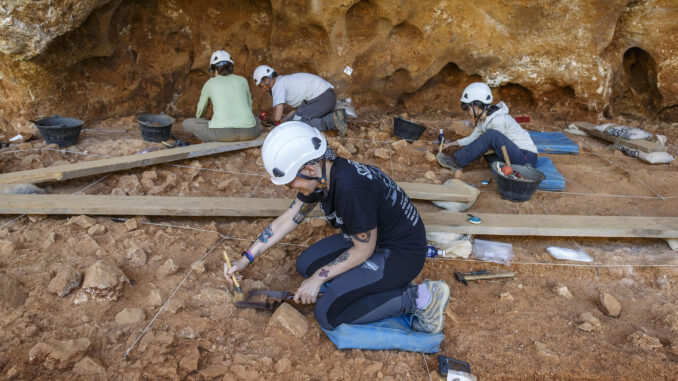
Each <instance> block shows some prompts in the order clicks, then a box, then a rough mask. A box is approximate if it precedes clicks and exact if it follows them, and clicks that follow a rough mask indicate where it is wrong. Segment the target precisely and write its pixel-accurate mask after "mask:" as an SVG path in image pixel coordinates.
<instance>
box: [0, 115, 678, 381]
mask: <svg viewBox="0 0 678 381" xmlns="http://www.w3.org/2000/svg"><path fill="white" fill-rule="evenodd" d="M531 117H532V122H531V123H527V124H524V126H525V127H526V128H527V129H532V130H541V131H560V130H562V129H564V128H565V126H566V121H564V120H560V119H553V118H551V117H549V116H548V115H539V114H537V115H531ZM408 118H410V119H412V120H414V121H422V122H423V123H424V124H425V125H427V127H429V128H428V130H427V131H426V132H425V133H424V135H423V136H422V137H421V138H420V140H418V141H416V142H414V143H412V144H408V143H402V142H401V143H393V140H394V138H393V137H392V135H391V131H392V124H391V123H392V121H391V120H392V119H391V118H390V116H389V117H385V116H383V115H361V118H360V119H358V120H352V121H350V130H349V133H348V135H347V136H348V138H346V139H339V138H337V137H336V136H335V135H333V134H330V146H332V147H334V148H335V149H336V150H337V151H338V152H339V154H340V155H344V156H350V157H351V158H352V159H354V160H357V161H361V162H365V163H370V164H375V165H377V166H379V167H380V168H381V169H382V170H384V172H386V173H387V174H389V175H391V176H392V177H393V178H394V179H395V180H397V181H415V182H424V183H443V182H445V181H446V180H448V179H450V178H453V177H454V173H453V172H452V171H449V170H447V169H444V168H441V167H440V166H439V165H438V164H437V162H436V161H435V156H434V155H432V154H435V152H436V149H437V147H436V143H435V139H436V137H437V134H438V129H439V128H445V129H446V136H447V138H448V139H451V138H458V137H461V136H462V135H461V134H463V132H464V127H463V122H460V118H459V117H458V116H456V115H446V114H440V113H439V114H431V115H409V116H408ZM571 118H574V116H571ZM577 118H579V120H589V121H592V122H594V121H595V117H594V116H592V115H585V114H582V115H577ZM176 125H179V123H177V124H176ZM642 127H645V128H646V129H651V130H652V132H654V133H658V134H664V135H666V136H667V137H668V141H669V146H668V147H669V152H670V153H671V154H673V155H674V156H675V155H676V154H678V144H677V143H676V142H678V129H677V128H675V126H671V125H669V124H667V123H658V124H652V123H650V122H643V124H642ZM85 128H86V129H85V130H84V131H83V132H82V134H81V137H80V142H79V144H78V145H76V146H72V147H68V148H66V149H59V148H58V147H54V146H46V145H45V144H44V142H42V141H40V140H38V141H34V142H28V143H23V144H20V145H18V146H13V147H10V148H5V149H3V151H1V153H0V168H2V171H3V172H11V171H19V170H26V169H31V168H41V167H48V166H52V165H60V164H64V163H74V162H79V161H84V160H97V159H101V158H103V157H109V156H120V155H130V154H134V153H135V152H138V151H141V150H143V149H147V148H151V147H160V145H159V144H158V143H147V142H144V141H142V140H141V138H140V134H139V130H138V126H137V125H136V123H135V122H134V118H133V117H128V118H122V119H110V120H104V121H100V122H96V123H89V124H87V125H85ZM455 132H456V133H455ZM175 133H176V134H178V135H179V136H180V137H181V138H182V139H183V138H185V137H184V136H182V135H181V131H180V130H177V128H176V127H175ZM569 137H570V138H571V139H573V140H574V141H576V142H578V143H579V144H580V147H581V152H580V154H578V155H549V156H550V157H551V158H552V160H553V162H554V163H555V165H556V167H557V168H558V169H559V170H560V172H561V173H562V174H563V175H564V176H565V178H566V179H567V191H566V192H558V193H556V192H537V193H536V194H535V195H534V197H533V198H532V199H531V200H530V201H528V202H524V203H513V202H509V201H506V200H503V199H501V198H500V197H499V196H498V194H497V192H496V186H495V184H494V182H492V183H490V184H489V185H486V186H480V187H479V189H480V190H481V194H480V196H479V198H478V200H477V202H476V203H475V205H474V206H473V207H472V208H471V209H470V211H471V212H479V213H480V212H491V213H520V214H578V215H620V216H676V215H678V192H677V191H676V189H677V187H676V185H678V177H676V164H674V163H672V164H668V165H649V164H647V163H644V162H641V161H639V160H638V159H634V158H629V157H626V156H623V155H621V154H620V153H619V152H615V151H611V150H609V149H608V148H607V146H608V145H609V144H608V143H605V142H602V141H599V140H597V139H595V138H592V137H579V136H571V135H569ZM194 142H195V141H194ZM429 171H431V173H427V172H429ZM490 177H491V172H490V169H489V168H488V167H487V164H486V163H485V162H482V161H479V162H476V163H473V164H472V165H470V166H469V167H468V168H466V169H465V170H464V171H463V176H462V179H463V180H464V181H466V182H467V183H470V184H480V181H481V180H486V179H489V178H490ZM44 188H45V190H46V191H47V193H79V194H98V195H108V194H119V195H124V194H128V195H163V196H186V197H190V196H233V197H287V198H290V199H291V198H292V197H294V194H293V193H292V192H291V191H289V190H287V189H286V188H285V187H275V186H273V185H272V184H271V183H270V181H269V180H268V178H267V177H265V176H264V170H263V166H262V162H261V158H260V149H258V148H250V149H247V150H243V151H238V152H231V153H226V154H221V155H217V156H213V157H203V158H200V159H196V160H186V161H183V162H177V163H171V164H165V165H158V166H153V167H147V168H139V169H135V170H131V171H125V172H118V173H112V174H108V175H100V176H94V177H90V178H83V179H76V180H71V181H67V182H55V183H50V184H48V185H46V186H45V187H44ZM416 205H417V208H418V209H419V210H420V211H435V210H438V209H437V208H436V207H435V206H433V205H432V204H430V203H426V202H417V203H416ZM92 217H93V219H94V221H93V222H94V225H92V226H89V227H87V228H85V227H82V226H80V225H79V224H78V223H72V224H68V218H66V217H61V216H48V217H45V216H21V217H20V218H17V216H4V217H3V218H1V219H0V276H1V277H2V281H1V282H0V286H1V287H2V289H0V295H3V299H5V296H8V297H7V299H6V300H3V303H1V304H0V305H1V306H2V309H3V313H2V314H0V327H1V329H0V374H2V375H3V377H4V378H7V379H26V380H27V379H42V380H47V379H66V378H69V379H70V378H73V373H76V375H77V377H79V378H82V379H93V380H98V379H101V380H135V379H137V380H138V379H189V380H202V379H223V380H262V379H279V380H307V379H308V380H349V379H350V380H368V379H373V380H410V379H411V380H428V379H429V377H430V378H431V379H434V380H437V379H441V378H440V377H439V376H438V375H437V360H436V356H435V355H422V354H419V353H407V352H399V351H363V350H343V351H340V350H337V349H336V347H334V345H333V344H332V343H331V342H330V341H329V339H328V338H327V337H326V336H325V335H324V333H323V332H322V331H321V330H320V328H319V326H318V324H317V323H316V322H315V320H314V318H313V310H312V306H295V307H296V308H297V309H298V310H299V311H300V312H301V313H302V314H303V315H304V316H305V317H306V319H307V320H308V323H309V325H308V332H307V333H306V334H305V335H304V336H303V337H301V338H300V337H297V336H294V335H292V334H289V333H285V332H284V331H281V330H280V329H278V328H277V327H276V326H275V325H269V319H270V317H271V313H270V312H267V311H256V310H249V309H236V308H234V307H233V306H232V304H231V303H230V299H229V297H228V296H227V295H228V294H223V293H220V292H219V291H220V290H228V287H227V286H226V282H225V280H224V279H223V275H222V268H223V267H222V266H223V259H222V257H221V252H222V248H223V247H227V248H228V250H230V252H232V253H237V252H239V251H241V250H243V249H245V248H247V247H248V246H249V244H250V242H251V241H252V240H254V239H256V237H257V235H258V234H259V233H260V232H261V230H262V229H263V228H264V227H265V226H266V225H267V224H268V223H269V222H270V221H271V219H269V218H237V219H236V218H214V219H212V218H161V217H154V218H145V217H138V218H136V219H135V220H128V221H127V222H125V219H118V218H109V217H96V216H92ZM333 232H334V230H333V229H332V228H330V227H329V226H327V225H326V224H324V222H322V221H319V220H310V221H307V222H306V223H303V224H302V225H301V226H300V227H299V228H298V229H297V230H296V231H294V232H293V233H292V234H290V236H289V237H288V238H287V239H286V240H285V241H284V243H282V244H280V245H278V246H276V247H275V248H273V249H272V250H271V251H270V252H269V253H268V254H267V255H265V256H264V257H263V258H261V259H258V260H257V261H256V263H255V264H254V265H253V266H250V267H248V268H247V269H246V270H245V271H244V272H243V275H244V276H245V278H246V281H245V283H244V288H245V291H247V290H248V289H251V288H253V287H257V286H259V287H261V286H266V287H267V288H271V289H281V290H282V289H287V290H295V289H296V287H297V286H298V285H299V284H300V282H301V277H300V276H299V275H297V274H296V273H295V259H296V257H297V255H298V254H299V252H300V251H301V250H303V249H304V247H306V246H307V245H309V244H311V243H313V242H315V241H317V240H319V239H321V238H323V237H325V236H327V235H329V234H332V233H333ZM483 238H484V239H490V240H496V241H501V242H508V243H511V244H513V250H514V253H515V258H514V259H513V262H512V264H511V265H510V266H509V267H505V266H502V265H498V264H493V263H484V262H479V261H475V260H469V261H467V260H450V259H430V260H428V262H427V265H426V267H425V268H424V270H423V272H422V274H421V275H420V276H419V278H418V280H424V279H443V280H445V281H447V282H448V283H449V284H450V286H451V290H452V298H451V301H450V305H449V307H448V314H447V319H446V326H445V330H444V334H445V339H444V341H443V343H442V347H441V350H440V353H441V354H444V355H447V356H451V357H454V358H457V359H461V360H464V361H467V362H469V363H470V364H471V368H472V370H473V373H474V374H476V375H477V376H478V377H479V379H481V380H500V379H502V380H503V379H511V380H518V379H524V380H528V379H558V380H582V379H591V380H593V379H595V380H626V379H628V380H631V379H638V378H642V379H667V380H668V379H675V378H676V375H677V374H678V314H677V313H676V311H677V310H678V294H677V293H676V292H675V291H676V289H677V288H678V255H677V254H676V252H672V251H671V250H670V249H669V247H668V245H667V244H666V242H665V241H663V240H658V239H593V238H577V237H573V238H568V237H565V238H548V237H546V238H537V237H483ZM548 246H561V247H570V248H577V247H581V248H582V249H584V250H586V251H587V252H588V253H589V254H590V255H591V256H592V257H593V258H594V259H595V264H592V265H582V264H580V263H573V262H571V263H568V262H558V261H556V260H554V259H553V258H551V257H550V256H549V254H548V253H547V252H546V250H545V249H546V247H548ZM139 250H141V251H139ZM206 254H207V256H206V258H205V261H204V270H205V271H204V272H203V271H202V270H201V269H202V267H201V266H193V269H195V270H192V267H191V265H192V264H194V262H196V261H197V260H199V259H200V258H202V257H203V256H205V255H206ZM101 259H107V260H109V261H111V262H112V263H114V264H116V265H117V266H118V267H119V268H120V269H121V270H122V271H123V272H124V274H125V276H126V277H128V278H129V280H130V281H129V283H125V284H124V285H123V286H124V288H123V292H122V295H121V296H120V297H119V298H118V300H117V301H98V302H96V301H95V302H85V303H80V304H77V305H76V304H74V299H75V297H76V293H77V290H74V291H72V292H70V293H69V294H68V295H66V296H65V297H63V298H62V297H59V296H57V294H55V293H51V292H50V291H49V290H48V285H49V284H50V282H51V281H52V280H53V278H54V277H55V276H56V275H57V274H60V271H61V272H63V271H64V270H63V269H64V268H67V266H70V267H72V268H74V269H76V270H78V271H79V272H80V273H81V274H83V275H84V273H85V270H86V269H87V268H88V267H89V266H90V265H92V264H93V263H95V262H97V261H98V260H101ZM170 259H171V260H172V261H168V260H170ZM171 262H173V263H174V265H172V263H171ZM168 263H169V264H168ZM172 266H174V267H172ZM172 268H174V270H172ZM480 269H487V270H491V271H513V272H515V273H516V277H515V278H514V279H509V280H500V281H484V282H474V283H471V284H470V285H469V286H468V287H465V286H463V285H461V284H460V283H458V282H456V281H455V280H454V271H472V270H480ZM170 270H171V271H170ZM189 272H190V274H189ZM71 278H72V277H71ZM182 281H183V283H182ZM179 285H180V287H178V286H179ZM557 286H558V287H561V286H565V287H567V288H568V290H569V292H570V293H571V294H572V296H573V297H572V298H567V297H563V296H559V295H558V294H557V293H556V291H554V288H556V287H557ZM60 290H61V288H60ZM175 291H176V292H175ZM600 292H608V293H610V294H611V295H613V296H614V297H615V298H616V299H618V300H619V302H620V303H621V305H622V311H621V315H620V316H619V317H618V318H612V317H608V316H606V315H604V314H603V312H602V310H601V307H600V305H599V294H600ZM507 293H508V294H507ZM502 295H503V296H502ZM9 296H11V298H9ZM170 296H171V297H172V300H171V302H170V303H168V305H167V306H166V307H165V308H164V309H163V310H162V311H160V313H158V311H159V310H160V308H161V305H160V304H159V303H160V302H162V304H164V303H165V302H166V301H167V300H168V298H170ZM138 308H140V309H142V310H143V312H144V313H143V314H142V316H145V320H143V321H140V322H138V323H130V324H120V323H117V322H116V315H117V314H118V313H120V312H121V311H123V310H124V309H138ZM587 312H588V313H590V314H591V315H592V316H593V317H595V318H597V319H598V320H599V321H600V327H597V326H595V325H593V324H591V326H592V327H593V328H592V329H590V332H588V331H585V330H583V329H580V328H577V326H580V325H581V324H582V323H584V320H582V318H581V315H582V314H583V313H587ZM156 314H157V317H156ZM587 316H588V315H587ZM154 317H155V320H154V321H153V324H152V325H151V327H150V329H148V330H147V331H146V333H145V335H144V336H143V338H141V340H139V341H138V343H136V346H135V347H134V348H133V350H131V351H130V353H129V359H125V353H126V351H127V349H128V348H130V346H132V345H133V344H134V343H135V341H136V339H137V338H138V337H139V336H140V334H141V333H142V330H143V329H144V328H145V327H146V326H147V325H148V323H149V322H150V321H151V319H153V318H154ZM120 320H121V321H122V320H123V319H120ZM587 327H588V326H587ZM81 339H87V340H81ZM86 341H88V342H89V345H86V344H87V343H86ZM55 343H56V344H55ZM657 343H658V344H657ZM39 344H40V346H39V347H37V348H36V346H37V345H39ZM33 348H36V349H35V350H34V352H33V353H34V354H35V353H40V354H41V355H40V356H38V355H35V356H31V355H30V354H29V353H30V352H31V349H33ZM45 351H47V352H49V351H52V353H53V357H52V358H51V359H50V358H49V356H48V358H43V357H44V356H45V355H44V354H43V352H45ZM41 356H42V357H41Z"/></svg>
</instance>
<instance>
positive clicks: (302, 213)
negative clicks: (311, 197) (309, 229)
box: [290, 202, 318, 225]
mask: <svg viewBox="0 0 678 381" xmlns="http://www.w3.org/2000/svg"><path fill="white" fill-rule="evenodd" d="M317 204H318V203H317V202H313V203H310V204H307V203H305V202H304V203H302V204H301V207H300V208H299V211H298V212H297V214H295V215H294V217H292V220H293V221H294V223H295V224H297V225H299V224H300V223H302V222H304V219H305V218H306V216H308V214H309V213H311V211H312V210H313V208H315V206H316V205H317ZM290 207H291V206H290Z"/></svg>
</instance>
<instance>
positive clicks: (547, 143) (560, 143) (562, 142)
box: [528, 131, 579, 155]
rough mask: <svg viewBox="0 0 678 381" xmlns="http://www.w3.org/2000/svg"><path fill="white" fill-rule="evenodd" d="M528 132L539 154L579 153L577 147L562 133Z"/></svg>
mask: <svg viewBox="0 0 678 381" xmlns="http://www.w3.org/2000/svg"><path fill="white" fill-rule="evenodd" d="M528 132H529V133H530V137H531V138H532V141H533V142H534V144H535V145H536V146H537V151H539V153H554V154H557V153H572V154H575V155H576V154H578V153H579V145H577V143H575V142H573V141H572V140H570V138H568V137H567V136H565V134H563V133H562V132H538V131H528Z"/></svg>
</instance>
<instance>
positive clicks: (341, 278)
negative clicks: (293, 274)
mask: <svg viewBox="0 0 678 381" xmlns="http://www.w3.org/2000/svg"><path fill="white" fill-rule="evenodd" d="M261 155H262V158H263V162H264V167H265V168H266V171H267V172H268V174H269V175H270V176H271V181H272V182H273V183H274V184H276V185H285V186H287V187H288V188H290V189H294V190H296V191H297V192H298V193H297V196H296V198H295V199H294V200H293V201H292V204H291V205H290V207H289V209H287V210H286V211H285V212H284V213H283V214H282V215H281V216H279V217H278V218H276V219H275V220H274V221H273V222H271V224H270V225H268V226H267V227H266V229H264V231H263V232H262V233H261V234H260V235H259V238H258V239H257V240H256V241H255V242H254V244H252V246H251V247H250V248H249V250H247V251H245V252H244V253H243V256H242V257H241V258H240V259H239V260H237V261H234V262H233V267H231V269H230V270H228V268H227V267H226V266H224V276H225V277H226V279H227V280H228V281H229V282H231V280H230V279H231V275H232V274H234V273H235V272H237V271H240V270H243V269H244V268H246V267H247V266H248V265H250V264H251V263H253V262H254V260H255V259H256V258H258V257H259V256H260V255H262V254H263V253H264V251H265V250H267V249H268V248H270V247H271V246H273V245H275V244H276V243H278V242H280V241H281V240H282V239H283V238H285V236H287V235H288V234H289V233H290V232H291V231H292V230H294V229H296V228H297V227H299V224H301V223H302V222H303V221H304V220H305V219H306V217H307V216H308V214H309V213H310V212H311V211H312V210H313V208H314V207H315V206H316V205H317V204H318V203H319V204H320V208H321V209H322V211H323V213H324V214H325V216H326V218H327V221H328V222H329V223H330V224H332V225H333V226H334V227H336V228H340V229H341V233H338V234H334V235H331V236H329V237H327V238H324V239H322V240H320V241H318V242H316V243H314V244H313V245H311V246H310V247H309V248H308V249H306V250H304V251H303V252H302V253H301V254H300V255H299V257H298V259H297V263H296V268H297V271H298V272H299V274H301V275H302V276H303V277H304V278H306V280H304V281H303V282H302V283H301V285H300V286H299V288H298V289H297V291H296V293H295V294H294V301H295V302H297V303H299V302H301V303H314V302H315V303H316V306H315V317H316V319H317V320H318V323H319V324H320V326H322V327H323V328H325V329H328V330H333V329H335V328H337V327H338V326H339V325H341V324H366V323H371V322H375V321H378V320H381V319H384V318H386V317H393V316H400V315H402V314H412V328H413V329H415V330H418V331H421V332H429V333H438V332H441V331H442V329H443V325H444V323H445V314H444V311H445V307H446V306H447V303H448V300H449V297H450V289H449V287H448V285H447V284H446V283H445V282H443V281H430V280H427V281H425V282H424V283H422V284H420V285H415V284H412V283H410V282H412V280H414V279H415V278H416V277H417V275H419V273H420V272H421V270H422V268H423V267H424V262H425V261H426V232H425V229H424V224H423V222H422V220H421V217H420V216H419V213H418V212H417V209H416V208H415V207H414V205H413V204H412V203H411V202H410V199H409V198H408V197H407V194H405V192H404V191H403V190H402V189H401V188H400V187H399V186H398V185H397V184H396V183H395V182H394V181H393V180H391V178H389V177H388V176H387V175H386V174H384V173H383V172H382V171H380V170H379V169H378V168H376V167H373V166H371V165H366V164H361V163H358V162H355V161H352V160H348V159H344V158H342V157H338V156H336V155H335V153H334V151H333V150H332V149H331V148H327V140H326V138H325V136H323V134H322V133H320V132H319V131H318V130H317V129H315V128H313V127H311V126H310V125H308V124H306V123H303V122H295V121H292V122H286V123H283V124H281V125H279V126H278V127H275V128H274V129H273V130H272V131H271V132H270V133H269V135H268V136H267V137H266V141H265V142H264V145H263V147H262V149H261ZM323 285H325V287H326V288H325V291H324V294H323V295H322V296H320V297H318V293H319V292H320V289H321V287H323Z"/></svg>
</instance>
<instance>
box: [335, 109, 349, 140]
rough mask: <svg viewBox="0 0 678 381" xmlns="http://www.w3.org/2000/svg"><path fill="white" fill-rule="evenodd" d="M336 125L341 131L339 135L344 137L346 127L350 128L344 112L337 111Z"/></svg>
mask: <svg viewBox="0 0 678 381" xmlns="http://www.w3.org/2000/svg"><path fill="white" fill-rule="evenodd" d="M334 126H335V127H336V128H337V131H339V137H340V138H343V137H344V135H346V129H347V128H348V126H347V125H346V118H345V117H344V113H343V112H337V113H336V114H335V115H334Z"/></svg>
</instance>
